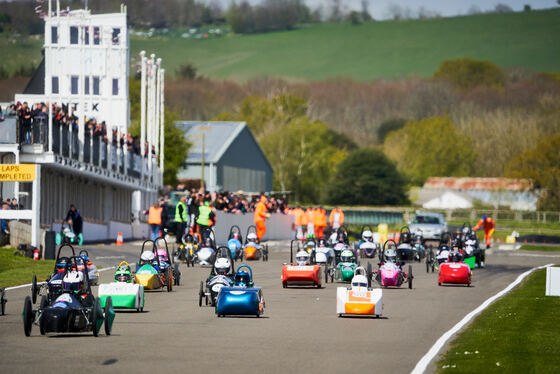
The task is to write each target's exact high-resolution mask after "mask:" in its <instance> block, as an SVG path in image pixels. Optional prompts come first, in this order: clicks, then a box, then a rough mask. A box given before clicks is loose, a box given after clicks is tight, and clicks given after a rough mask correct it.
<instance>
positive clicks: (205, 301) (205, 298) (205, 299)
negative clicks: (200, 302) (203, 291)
mask: <svg viewBox="0 0 560 374" xmlns="http://www.w3.org/2000/svg"><path fill="white" fill-rule="evenodd" d="M204 304H206V305H208V296H207V295H204Z"/></svg>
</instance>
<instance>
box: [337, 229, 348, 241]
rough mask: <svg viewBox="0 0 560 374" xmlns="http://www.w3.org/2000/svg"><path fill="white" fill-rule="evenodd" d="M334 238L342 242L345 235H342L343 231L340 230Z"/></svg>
mask: <svg viewBox="0 0 560 374" xmlns="http://www.w3.org/2000/svg"><path fill="white" fill-rule="evenodd" d="M336 240H338V241H339V242H341V243H342V242H344V241H345V240H346V235H344V232H343V231H340V232H339V233H338V236H337V238H336Z"/></svg>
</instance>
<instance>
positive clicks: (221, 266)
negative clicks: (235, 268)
mask: <svg viewBox="0 0 560 374" xmlns="http://www.w3.org/2000/svg"><path fill="white" fill-rule="evenodd" d="M230 266H231V263H230V262H229V259H227V258H223V257H221V258H218V259H217V260H216V262H215V263H214V268H215V269H216V274H218V275H227V273H228V271H229V268H230Z"/></svg>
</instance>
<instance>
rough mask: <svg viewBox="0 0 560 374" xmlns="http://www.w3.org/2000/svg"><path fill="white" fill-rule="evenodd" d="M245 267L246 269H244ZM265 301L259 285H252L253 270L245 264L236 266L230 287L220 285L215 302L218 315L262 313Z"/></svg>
mask: <svg viewBox="0 0 560 374" xmlns="http://www.w3.org/2000/svg"><path fill="white" fill-rule="evenodd" d="M244 269H247V270H244ZM264 307H265V302H264V298H263V294H262V290H261V288H260V287H254V284H253V271H252V270H251V268H250V267H249V266H247V265H241V266H239V267H238V268H237V271H236V272H235V276H234V279H233V286H232V287H222V288H221V289H220V292H219V293H218V300H217V302H216V314H217V315H218V317H224V316H230V315H254V316H257V317H260V315H261V314H263V313H264Z"/></svg>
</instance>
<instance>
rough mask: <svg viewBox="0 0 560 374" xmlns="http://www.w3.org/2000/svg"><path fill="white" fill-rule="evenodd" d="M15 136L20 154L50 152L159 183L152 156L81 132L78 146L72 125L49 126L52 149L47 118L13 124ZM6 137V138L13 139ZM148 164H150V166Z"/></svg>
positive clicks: (77, 137) (75, 129)
mask: <svg viewBox="0 0 560 374" xmlns="http://www.w3.org/2000/svg"><path fill="white" fill-rule="evenodd" d="M14 133H16V134H17V135H18V137H17V140H16V142H18V143H20V144H21V146H22V147H21V149H22V152H23V153H35V154H37V153H45V152H49V151H51V150H52V153H53V154H55V155H60V156H62V157H65V158H69V159H72V160H80V155H82V157H83V158H82V160H81V161H82V162H84V163H86V164H89V165H93V166H96V167H99V168H101V169H106V170H111V171H114V172H117V173H121V174H125V175H128V176H130V177H133V178H141V179H142V180H145V181H148V182H152V183H161V173H160V171H159V167H158V163H157V159H156V158H155V157H153V156H152V155H146V156H145V157H144V158H142V156H141V155H139V154H136V153H134V152H132V151H131V150H129V149H128V148H127V146H126V144H125V145H124V146H121V145H120V144H119V143H116V144H115V143H112V142H111V141H107V140H106V139H105V137H104V136H103V135H98V134H95V135H94V134H91V133H90V132H89V131H85V133H84V142H83V144H81V142H80V140H79V135H78V129H77V128H76V127H72V126H71V125H61V124H56V123H53V125H52V147H50V145H49V123H48V117H35V118H33V120H32V121H31V124H30V125H26V126H22V125H20V121H17V122H16V128H15V129H14ZM14 138H15V136H7V137H6V139H10V140H11V139H14ZM150 162H151V165H150Z"/></svg>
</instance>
